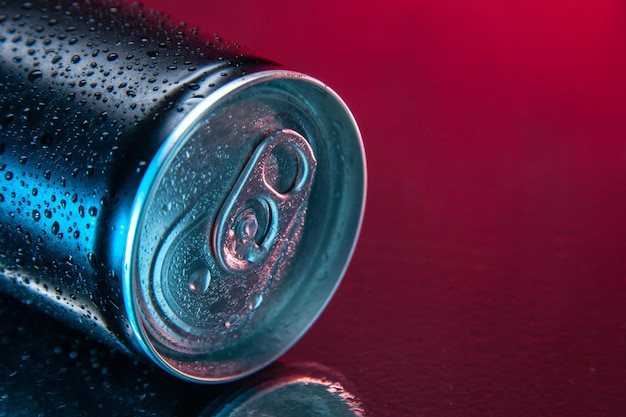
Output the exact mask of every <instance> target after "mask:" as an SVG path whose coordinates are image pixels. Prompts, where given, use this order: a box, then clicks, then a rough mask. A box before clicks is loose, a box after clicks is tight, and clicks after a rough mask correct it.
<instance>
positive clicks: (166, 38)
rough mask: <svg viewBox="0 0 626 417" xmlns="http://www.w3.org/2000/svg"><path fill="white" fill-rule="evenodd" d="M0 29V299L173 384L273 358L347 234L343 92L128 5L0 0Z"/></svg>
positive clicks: (351, 178) (305, 322) (247, 369)
mask: <svg viewBox="0 0 626 417" xmlns="http://www.w3.org/2000/svg"><path fill="white" fill-rule="evenodd" d="M42 22H43V23H45V24H44V25H42ZM0 36H1V38H0V51H1V53H2V55H1V58H0V69H1V72H0V82H1V83H2V95H1V96H0V106H1V110H2V112H3V116H2V117H3V118H4V119H3V125H2V129H1V130H0V147H1V148H0V158H1V160H0V164H1V165H0V171H2V173H3V176H2V178H1V180H2V183H1V187H2V194H1V195H2V199H1V201H0V204H1V208H2V211H1V212H0V216H1V218H2V223H0V232H1V234H0V267H1V268H2V269H1V271H0V276H1V277H2V279H0V288H1V289H2V290H4V291H5V292H7V293H11V294H13V295H14V296H17V297H18V298H21V299H23V300H24V301H26V302H29V303H31V304H34V305H35V306H36V307H39V308H40V309H43V310H44V311H46V312H48V313H50V314H52V315H54V316H56V317H57V318H60V319H62V320H64V321H66V322H67V323H69V324H71V325H74V326H76V327H79V328H81V329H82V330H83V331H85V332H87V333H89V334H90V335H92V336H94V337H96V338H99V339H101V340H105V341H108V342H110V343H111V344H113V345H116V346H118V347H121V348H122V349H124V350H126V351H129V352H134V353H144V354H145V355H147V356H148V357H149V358H150V359H152V360H154V361H155V362H156V363H158V364H159V365H161V366H162V367H163V368H165V369H166V370H168V371H170V372H171V373H173V374H175V375H178V376H180V377H183V378H186V379H188V380H193V381H202V382H224V381H228V380H232V379H236V378H240V377H242V376H244V375H247V374H249V373H251V372H254V371H255V370H258V369H259V368H261V367H263V366H265V365H267V364H268V363H270V362H271V361H272V360H274V359H275V358H276V357H278V356H279V355H280V354H282V353H283V352H284V351H285V350H286V349H288V348H289V347H290V346H291V345H292V344H293V343H294V342H295V341H296V340H297V339H298V338H299V337H300V336H301V335H302V334H303V332H304V331H306V330H307V328H308V327H309V326H310V324H311V322H312V321H313V320H315V318H316V317H317V316H318V314H319V312H320V311H321V310H322V309H323V308H324V306H325V305H326V303H327V301H328V299H329V298H330V297H331V296H332V294H333V292H334V290H335V288H336V286H337V285H338V283H339V281H340V279H341V277H342V276H343V273H344V270H345V267H346V264H347V262H348V260H349V258H350V256H351V254H352V251H353V247H354V242H355V239H356V236H357V234H358V230H359V227H360V223H361V217H362V212H363V203H364V199H363V195H364V187H365V179H364V175H365V166H364V160H363V150H362V145H361V142H360V136H359V133H358V130H357V128H356V125H355V123H354V120H353V118H352V116H351V114H350V112H349V110H348V109H347V107H346V106H345V104H344V103H343V102H342V101H341V99H340V98H339V97H338V96H337V95H336V94H335V93H334V92H333V91H332V90H330V89H329V88H327V87H326V86H325V85H324V84H322V83H320V82H319V81H317V80H315V79H313V78H311V77H308V76H306V75H303V74H300V73H296V72H292V71H287V70H284V69H282V68H281V67H280V66H278V65H277V64H273V63H271V62H269V61H267V60H263V59H259V58H254V57H252V56H250V55H249V54H244V53H242V52H240V51H239V47H238V46H237V45H234V44H227V43H223V42H221V40H220V39H219V38H215V37H213V38H211V39H210V40H209V39H205V38H202V37H200V36H198V35H197V34H196V33H195V31H194V30H189V29H186V28H184V27H183V26H180V25H175V24H173V23H172V22H171V21H169V20H168V19H167V18H166V17H164V16H163V15H160V14H158V13H157V12H154V11H150V10H148V9H145V8H143V7H142V6H140V5H137V4H127V3H121V2H116V1H105V0H102V1H93V2H89V3H77V2H69V1H66V2H63V1H62V2H58V3H54V4H51V3H49V2H46V1H33V2H20V1H7V2H2V3H1V4H0ZM348 159H349V160H350V162H349V163H347V164H346V163H345V161H346V160H348ZM329 197H331V198H332V201H327V199H328V198H329ZM220 210H221V211H220ZM329 250H330V252H329Z"/></svg>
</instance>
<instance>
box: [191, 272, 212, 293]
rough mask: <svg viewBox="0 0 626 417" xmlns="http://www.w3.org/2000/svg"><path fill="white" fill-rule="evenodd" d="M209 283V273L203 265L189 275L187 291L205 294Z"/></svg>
mask: <svg viewBox="0 0 626 417" xmlns="http://www.w3.org/2000/svg"><path fill="white" fill-rule="evenodd" d="M210 283H211V271H209V268H207V267H206V266H204V265H201V266H200V267H198V268H197V269H196V270H194V271H193V272H191V273H190V274H189V289H190V290H191V291H193V292H195V293H197V294H202V293H204V292H206V290H208V289H209V284H210Z"/></svg>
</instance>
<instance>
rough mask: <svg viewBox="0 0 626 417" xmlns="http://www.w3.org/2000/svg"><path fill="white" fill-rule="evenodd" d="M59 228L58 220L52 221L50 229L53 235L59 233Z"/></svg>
mask: <svg viewBox="0 0 626 417" xmlns="http://www.w3.org/2000/svg"><path fill="white" fill-rule="evenodd" d="M59 228H60V226H59V222H54V223H52V228H51V229H50V231H51V232H52V234H53V235H54V236H56V235H57V234H58V233H59Z"/></svg>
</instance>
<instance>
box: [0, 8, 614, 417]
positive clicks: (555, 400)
mask: <svg viewBox="0 0 626 417" xmlns="http://www.w3.org/2000/svg"><path fill="white" fill-rule="evenodd" d="M145 3H146V4H147V5H149V6H152V7H156V8H158V9H160V10H163V11H166V12H168V13H171V14H173V15H174V16H175V19H176V20H185V21H188V22H190V24H191V25H195V26H199V27H201V28H205V29H208V30H210V31H216V32H217V33H219V34H220V35H222V36H224V37H229V38H232V39H234V40H237V41H238V42H240V43H241V44H243V45H246V46H248V47H249V48H250V50H252V51H255V52H256V53H260V54H262V55H266V56H270V57H275V58H277V59H280V60H281V61H282V62H283V63H284V64H285V65H286V66H288V67H290V68H293V69H295V70H298V71H302V72H305V73H309V74H311V75H313V76H315V77H316V78H319V79H323V80H325V81H326V82H328V83H329V84H330V85H331V87H333V88H334V89H335V90H337V91H338V93H339V94H340V95H341V96H342V97H343V98H344V99H345V100H346V102H347V103H348V104H349V106H350V107H351V109H352V110H353V112H354V114H355V117H356V119H357V121H358V123H359V125H360V127H361V130H362V133H363V137H364V142H365V147H366V150H367V152H368V168H369V172H370V175H369V190H368V192H369V194H368V207H367V210H366V216H365V223H364V228H363V234H362V236H361V239H360V241H359V244H358V246H357V250H356V253H355V257H354V259H353V262H352V264H351V266H350V268H349V270H348V272H347V275H346V278H345V280H344V282H343V284H342V286H341V287H340V288H339V291H338V293H337V295H336V297H335V298H334V299H333V300H332V301H331V303H330V304H329V307H328V309H327V310H326V311H325V312H324V313H323V315H322V316H321V318H320V320H319V321H318V322H317V323H316V324H315V325H314V326H313V327H312V329H311V331H310V332H309V333H308V334H307V335H306V336H305V337H304V338H303V339H301V340H300V342H298V344H297V345H296V346H295V347H294V348H293V349H292V350H291V351H290V352H289V353H288V354H287V355H285V356H284V357H283V358H281V359H280V362H281V363H292V362H299V361H303V360H304V361H316V362H319V363H322V364H324V365H326V366H330V367H332V368H334V369H336V370H338V371H339V372H341V373H342V374H344V375H345V376H346V377H347V378H348V380H350V381H352V382H353V384H354V385H355V387H356V391H357V394H358V396H359V398H360V399H361V401H362V403H363V406H364V408H365V410H366V415H373V416H397V417H404V416H466V415H479V416H528V415H540V416H541V415H546V416H553V415H567V416H589V415H602V416H622V415H624V412H625V410H626V399H625V396H624V390H625V387H626V374H625V372H624V370H625V369H626V303H625V302H624V300H625V295H626V278H625V277H626V257H624V253H625V252H626V245H625V244H624V236H626V218H625V216H624V208H625V207H626V193H624V190H626V139H625V138H626V125H625V124H624V122H623V115H624V114H626V102H625V101H626V88H625V87H626V86H625V82H624V81H625V78H624V77H625V76H624V74H626V62H625V61H626V56H625V55H624V53H623V51H624V49H625V47H626V37H624V33H625V30H626V18H625V17H624V16H626V14H625V10H624V6H623V4H622V3H621V2H613V1H604V0H602V1H596V2H587V3H576V2H571V1H530V2H529V1H525V2H497V1H483V2H480V3H476V4H472V2H463V1H452V2H427V1H424V2H415V1H396V2H376V3H372V4H369V3H368V6H365V5H364V4H363V3H353V2H331V1H326V0H323V1H319V2H306V3H304V2H288V1H283V0H280V1H276V2H266V3H262V2H251V1H237V0H234V1H230V2H220V3H218V2H211V3H207V2H206V1H200V0H197V1H196V0H194V1H192V0H180V1H178V2H175V3H173V2H169V1H165V0H158V1H157V0H151V1H145ZM26 334H28V335H30V336H31V337H32V333H31V332H29V333H26ZM15 343H17V342H15ZM3 349H5V348H3ZM53 349H54V347H52V351H53ZM21 363H22V362H18V366H20V364H21ZM124 363H126V362H124ZM23 366H26V363H24V365H23ZM109 375H111V372H109ZM151 375H153V374H151ZM110 378H112V377H111V376H110ZM158 378H160V377H156V378H155V379H154V380H152V379H151V381H156V380H157V379H158ZM64 381H67V379H64ZM168 381H169V380H168ZM141 382H142V383H145V382H147V381H145V380H142V381H141ZM81 383H82V381H81ZM155 383H156V382H150V384H151V385H150V387H152V386H153V385H152V384H155ZM138 386H140V385H139V384H138ZM137 389H138V390H139V391H144V389H142V388H137ZM41 392H42V393H45V389H44V388H42V390H41ZM145 392H152V390H150V389H145ZM163 392H167V391H165V390H163V391H159V393H160V394H161V395H164V394H162V393H163ZM194 392H197V391H194ZM181 398H184V396H181ZM148 404H150V403H148ZM200 409H201V407H199V408H198V411H200ZM190 415H193V414H190ZM196 415H197V414H196Z"/></svg>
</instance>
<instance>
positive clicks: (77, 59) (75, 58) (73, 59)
mask: <svg viewBox="0 0 626 417" xmlns="http://www.w3.org/2000/svg"><path fill="white" fill-rule="evenodd" d="M71 61H72V64H78V63H79V62H80V56H78V55H73V56H72V60H71Z"/></svg>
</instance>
